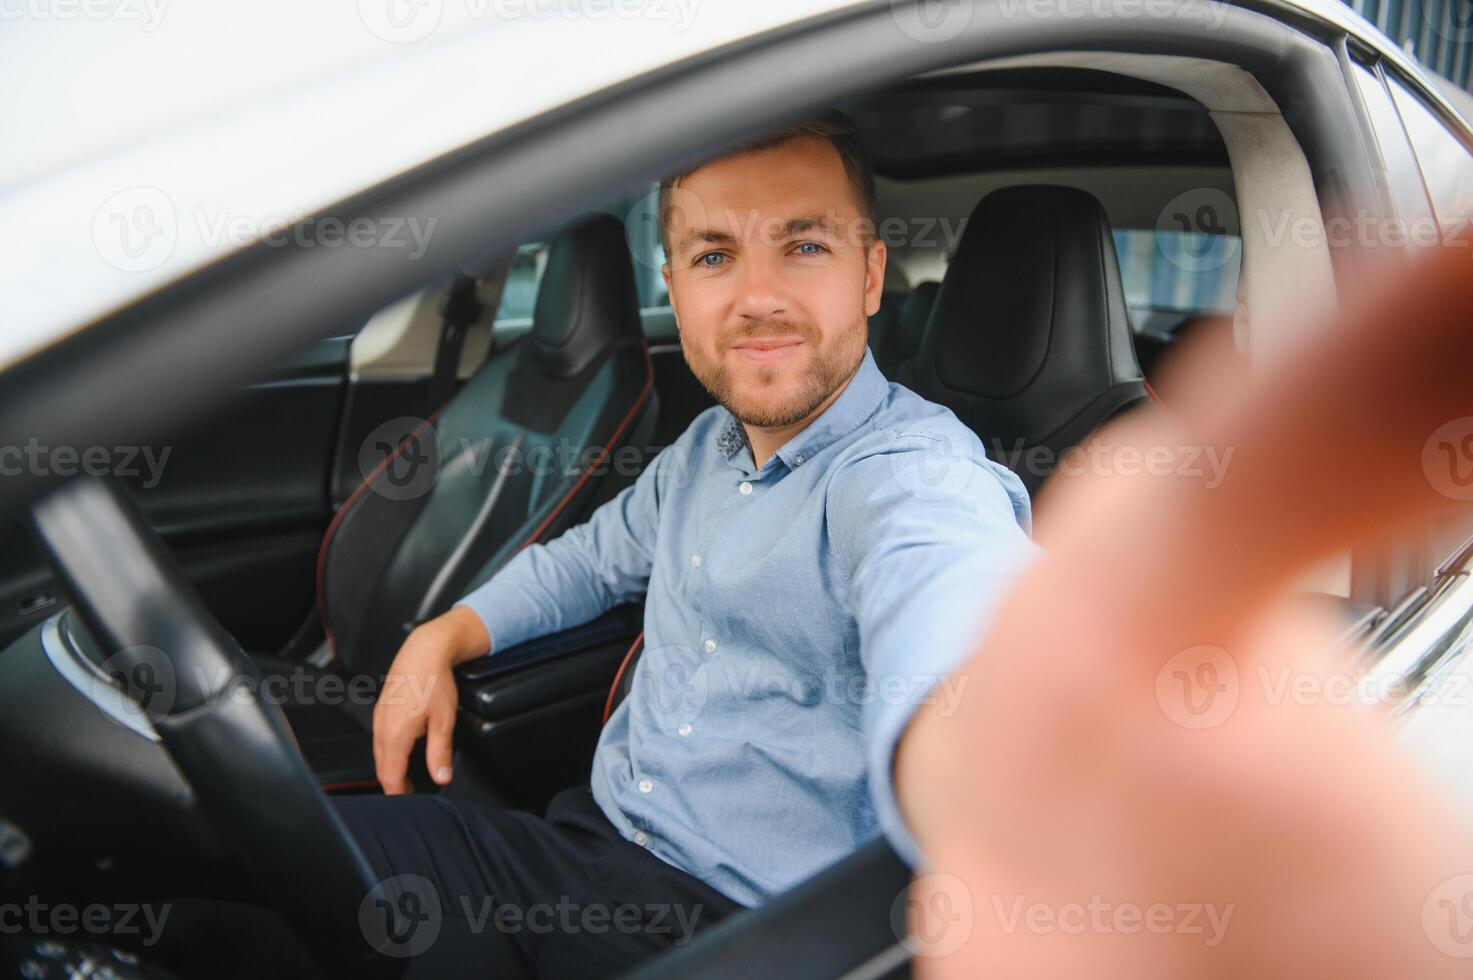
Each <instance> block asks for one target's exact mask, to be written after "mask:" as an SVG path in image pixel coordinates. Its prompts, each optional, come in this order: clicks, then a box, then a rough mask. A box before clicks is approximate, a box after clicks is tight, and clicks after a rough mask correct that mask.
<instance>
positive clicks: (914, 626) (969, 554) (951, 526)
mask: <svg viewBox="0 0 1473 980" xmlns="http://www.w3.org/2000/svg"><path fill="white" fill-rule="evenodd" d="M872 441H873V443H874V444H873V446H871V447H869V448H868V451H866V452H863V453H861V454H858V455H856V457H855V458H854V459H852V460H848V461H846V462H845V464H844V465H843V466H842V468H841V469H840V470H839V471H837V472H836V473H835V475H834V478H833V480H832V482H831V483H830V484H829V490H828V500H827V514H828V516H827V520H828V525H829V533H830V534H831V535H832V540H833V542H834V546H835V549H836V552H837V553H838V555H839V557H840V560H841V561H842V562H843V563H844V564H845V565H846V566H847V570H848V572H849V577H850V601H851V604H852V607H853V610H854V615H855V619H856V621H857V624H858V628H859V643H860V657H861V659H862V661H863V663H864V667H865V671H866V674H867V677H868V681H869V690H870V695H871V696H870V697H869V699H868V700H867V703H866V704H865V706H864V712H865V715H864V734H865V740H866V755H867V760H868V768H869V772H870V788H871V793H872V796H873V803H874V806H875V811H876V817H877V819H878V821H879V824H880V828H881V830H882V831H883V832H884V833H885V836H886V837H887V838H888V839H889V840H890V842H891V843H892V844H893V845H894V846H895V848H896V850H897V851H898V852H899V854H900V856H901V857H902V858H903V859H904V860H905V861H906V862H907V863H908V864H910V865H911V866H912V867H915V866H917V865H918V864H919V863H920V862H921V861H922V859H923V855H922V853H921V851H920V847H919V845H918V844H917V843H916V841H915V838H914V837H913V836H912V834H911V833H910V831H909V829H908V828H907V827H906V826H905V823H904V821H903V820H902V819H901V815H900V808H899V805H898V803H897V801H896V799H895V791H894V783H893V779H892V772H891V770H892V765H893V762H894V758H895V749H896V746H897V744H898V743H899V740H900V736H901V735H902V733H903V732H904V731H905V727H906V726H907V725H908V724H909V723H910V720H911V718H912V717H913V716H914V714H915V712H916V710H917V709H918V708H919V707H920V706H921V705H922V704H923V703H930V702H931V701H932V700H934V703H936V704H938V705H939V706H940V708H941V710H954V708H955V705H956V703H957V701H958V700H959V699H960V698H962V697H964V696H965V690H964V689H959V685H956V684H954V683H953V681H954V680H955V679H954V678H952V677H951V675H952V674H953V672H954V671H955V670H956V668H957V667H959V666H960V665H961V664H962V662H963V661H964V660H965V659H966V658H967V657H968V656H969V655H970V654H971V652H972V651H973V649H974V648H975V646H976V643H977V641H978V639H979V637H980V633H981V631H982V629H983V628H984V627H985V626H986V624H987V623H988V622H989V621H990V618H991V614H992V612H993V609H994V607H995V606H996V604H997V602H998V600H999V599H1000V598H1001V597H1002V596H1003V594H1005V592H1006V591H1007V589H1008V587H1009V585H1010V584H1011V583H1012V582H1013V581H1014V580H1015V578H1016V577H1017V575H1018V574H1019V572H1020V571H1021V569H1022V567H1023V565H1025V564H1026V563H1027V562H1028V561H1030V560H1031V559H1032V557H1033V556H1034V555H1035V554H1036V553H1037V547H1036V545H1034V544H1033V542H1032V541H1031V540H1030V539H1029V532H1030V530H1031V514H1030V509H1029V502H1028V494H1027V491H1026V490H1025V489H1024V488H1023V484H1022V481H1020V480H1019V479H1018V477H1017V476H1016V475H1015V474H1013V473H1012V472H1010V471H1008V470H1007V469H1005V468H1003V467H1001V466H999V465H998V464H996V463H994V462H992V461H990V460H988V459H987V458H986V454H985V452H984V451H983V449H982V445H981V443H980V441H978V440H977V439H976V437H975V435H973V434H972V433H971V432H970V430H965V429H964V428H962V427H961V426H960V423H956V424H955V425H954V426H952V425H947V426H942V425H939V424H929V425H926V426H924V427H922V428H918V429H915V430H906V431H903V432H902V431H897V430H886V431H882V432H879V433H876V434H875V437H874V439H873V440H872Z"/></svg>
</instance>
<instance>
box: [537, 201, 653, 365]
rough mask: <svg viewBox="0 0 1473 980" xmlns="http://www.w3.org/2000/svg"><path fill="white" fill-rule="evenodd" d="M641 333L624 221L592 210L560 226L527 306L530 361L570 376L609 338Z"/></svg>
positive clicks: (609, 341) (608, 342)
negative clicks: (534, 295)
mask: <svg viewBox="0 0 1473 980" xmlns="http://www.w3.org/2000/svg"><path fill="white" fill-rule="evenodd" d="M642 335H643V330H642V328H641V326H640V320H639V297H638V294H637V292H636V290H635V285H634V265H633V262H632V261H631V259H630V257H629V247H628V245H627V243H626V241H625V238H624V226H623V224H622V223H621V222H620V221H619V220H618V219H617V218H615V217H613V216H612V215H607V214H597V215H592V216H590V217H587V218H583V219H581V220H579V221H577V222H574V223H573V224H570V225H568V226H567V227H565V228H563V229H562V230H560V231H559V232H558V233H557V235H556V236H555V237H554V238H553V240H552V244H551V245H550V246H549V247H548V252H547V266H546V268H545V269H544V271H543V273H542V281H541V283H540V284H539V285H538V287H537V303H536V306H535V307H534V308H533V311H532V330H531V334H530V336H529V337H528V338H527V340H528V355H529V357H530V358H531V360H532V362H533V365H534V366H535V367H536V368H537V369H538V370H539V371H540V372H542V373H543V374H546V375H549V376H551V377H554V378H567V377H571V376H573V375H575V374H577V373H579V372H580V371H582V370H583V369H584V368H586V367H587V366H588V365H589V364H591V363H592V362H593V361H594V360H596V359H597V358H598V356H599V355H600V354H602V353H603V352H604V351H606V350H608V349H609V347H610V346H612V345H613V344H614V343H616V342H618V341H621V340H627V339H631V338H633V339H638V338H640V337H641V336H642Z"/></svg>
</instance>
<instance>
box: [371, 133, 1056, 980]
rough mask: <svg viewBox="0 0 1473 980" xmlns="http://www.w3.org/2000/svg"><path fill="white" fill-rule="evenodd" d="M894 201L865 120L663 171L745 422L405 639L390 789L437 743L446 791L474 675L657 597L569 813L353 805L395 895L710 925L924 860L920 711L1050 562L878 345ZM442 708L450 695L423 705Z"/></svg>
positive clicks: (585, 951) (555, 937)
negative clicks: (909, 816) (1025, 568)
mask: <svg viewBox="0 0 1473 980" xmlns="http://www.w3.org/2000/svg"><path fill="white" fill-rule="evenodd" d="M874 195H875V192H874V180H873V176H872V174H871V171H870V169H869V165H868V163H867V161H866V158H865V155H864V152H863V149H862V147H861V144H860V142H859V139H858V137H857V135H856V133H855V132H854V130H853V129H852V127H851V126H850V125H849V124H848V123H847V121H846V120H844V119H843V117H841V116H838V115H837V114H830V115H828V116H824V117H820V118H817V119H814V120H810V121H808V122H804V123H801V124H798V125H796V126H793V127H791V128H789V129H786V130H784V131H782V132H780V133H778V134H776V135H774V136H772V137H770V138H768V139H764V140H761V141H759V142H756V143H753V144H750V145H748V146H745V147H743V148H742V149H741V150H739V151H738V152H735V153H732V154H730V155H727V156H724V157H722V158H720V159H717V160H714V161H710V162H707V163H705V164H703V165H701V166H699V167H697V168H695V169H694V170H692V171H690V172H688V173H685V174H681V175H679V176H678V177H675V178H673V179H672V180H669V181H667V182H666V184H665V185H664V187H663V189H662V194H661V216H660V217H661V225H662V229H661V230H662V235H663V241H664V245H665V252H666V256H667V262H666V263H665V265H664V267H663V269H662V272H663V274H664V277H665V282H666V284H667V286H668V288H669V292H670V300H671V305H672V306H673V308H674V311H675V315H676V319H677V322H678V324H679V328H680V338H681V345H682V349H683V351H684V354H685V358H686V361H687V363H688V364H689V365H690V367H691V370H692V371H693V372H694V373H695V375H696V377H697V378H698V379H699V380H700V381H701V383H702V384H703V385H704V386H705V387H706V388H707V389H708V390H709V391H710V392H711V394H712V395H713V396H714V397H715V399H716V400H717V402H718V403H719V404H718V406H716V407H713V408H711V409H709V410H707V411H706V412H704V413H702V414H701V415H700V416H699V417H697V418H696V420H695V421H694V422H693V423H692V424H691V426H690V428H689V429H687V430H686V432H685V433H684V434H683V435H681V436H680V438H679V439H677V440H676V442H675V443H674V444H673V445H672V446H670V447H669V448H668V449H667V450H665V451H664V452H662V453H660V454H659V456H657V457H656V458H655V459H654V460H653V461H652V462H651V464H650V465H649V466H648V467H647V468H646V469H645V471H644V472H643V473H642V474H641V475H640V477H639V478H638V480H637V481H636V482H635V484H634V485H633V486H631V487H629V488H627V489H625V490H624V491H623V492H621V493H620V494H619V496H617V497H616V498H615V499H614V500H612V501H610V502H609V503H608V504H606V505H604V506H603V507H601V508H600V509H599V510H598V511H597V512H596V513H595V514H594V515H593V516H592V517H591V518H590V519H589V521H588V522H587V523H586V524H584V525H581V526H579V527H575V528H573V529H571V530H569V531H568V532H567V533H566V534H564V535H562V536H561V537H560V538H558V539H556V540H554V541H551V542H549V543H548V544H546V545H534V546H532V547H529V548H527V549H525V550H524V551H522V552H521V553H520V554H518V555H517V556H516V558H515V559H513V560H512V561H511V562H509V563H508V564H507V565H506V567H505V568H503V569H502V570H501V571H500V572H499V573H498V574H497V575H496V576H494V577H493V578H492V579H491V580H490V581H489V582H487V583H486V584H485V585H484V586H483V587H482V588H480V589H478V590H476V591H475V592H473V593H472V594H471V595H469V596H467V597H466V598H465V599H464V600H462V602H460V603H459V604H457V605H456V606H455V607H454V608H453V609H452V610H451V611H450V612H448V613H446V614H445V615H444V616H442V617H440V618H438V619H436V620H434V621H433V622H430V623H427V624H425V625H424V626H421V627H420V628H419V629H418V630H416V631H415V632H414V633H413V634H412V635H411V636H410V637H409V639H408V640H407V641H406V643H405V645H404V647H403V649H402V650H401V651H400V653H399V655H398V656H397V658H396V659H395V661H394V663H393V666H392V668H391V670H390V674H389V677H388V679H387V681H386V684H385V689H384V697H383V698H382V699H381V701H380V704H379V706H378V707H377V709H376V711H375V716H374V751H375V757H376V760H377V767H378V776H379V780H380V782H381V783H382V785H383V787H384V789H385V791H386V792H387V793H389V794H399V793H403V792H404V791H405V790H406V789H407V788H408V787H407V783H406V779H405V774H406V769H407V764H408V759H409V755H410V752H411V750H412V749H413V747H414V744H415V742H416V740H418V739H419V738H420V737H421V736H423V737H425V739H426V756H427V758H426V761H427V764H428V768H429V771H430V772H431V773H432V775H433V778H434V779H435V781H436V782H438V783H440V784H442V785H443V784H446V783H448V782H450V780H451V777H452V772H451V732H452V728H453V722H454V716H455V703H456V693H455V684H454V680H453V677H452V675H451V669H452V667H453V666H454V665H455V664H457V663H461V662H463V661H466V660H470V659H472V658H475V657H481V656H485V655H487V654H488V653H490V654H491V655H493V656H494V655H495V651H496V650H500V649H505V648H507V647H510V646H514V645H515V644H517V643H520V642H522V641H523V640H526V639H529V638H532V637H534V636H537V635H542V634H546V633H550V632H553V631H557V630H561V629H566V628H568V627H571V626H575V625H577V624H579V623H581V622H585V621H587V620H590V619H592V618H593V617H595V616H596V615H598V614H599V613H601V612H603V611H604V610H606V609H608V608H610V607H611V606H613V605H615V604H617V603H619V602H623V601H627V600H629V599H632V598H635V597H638V596H640V595H645V596H646V602H645V636H644V638H645V652H644V654H643V657H642V659H641V661H640V663H639V665H638V668H637V672H636V674H635V683H634V686H633V691H632V693H631V695H630V697H629V698H628V699H627V700H626V701H625V702H624V704H622V705H621V706H620V708H619V710H618V711H616V712H615V713H614V715H613V717H612V718H611V719H610V720H609V723H608V725H607V726H606V727H605V729H604V731H603V734H602V737H601V738H600V740H599V744H598V749H597V754H596V756H595V760H594V766H593V772H592V778H591V786H590V787H586V788H585V787H579V788H576V789H572V790H568V791H565V792H564V793H563V794H561V795H560V796H559V797H557V798H556V799H555V800H554V801H553V803H552V805H551V807H550V808H549V811H548V815H547V819H545V820H541V819H537V818H534V817H531V816H529V815H527V814H516V813H505V812H495V811H488V810H486V809H483V808H478V807H471V806H467V805H465V804H463V803H454V802H449V801H446V800H443V799H441V798H430V799H424V800H406V801H390V802H389V803H388V804H386V803H385V801H383V800H367V801H353V800H348V801H344V802H343V804H342V812H343V814H344V816H345V818H346V819H347V820H348V821H349V824H350V826H351V828H352V830H353V831H354V833H355V834H356V835H357V836H358V838H359V839H360V840H361V841H362V842H363V843H364V846H365V848H366V850H367V851H368V853H369V855H370V860H373V861H375V863H376V866H377V867H378V868H379V869H380V870H381V871H383V872H384V873H385V874H386V875H396V874H407V873H412V874H417V875H422V876H426V877H428V878H431V879H433V883H434V886H435V888H436V890H437V891H438V892H440V895H439V899H440V901H441V902H442V904H443V903H446V902H449V903H455V902H457V901H459V899H460V898H461V897H462V896H467V895H468V896H469V897H470V901H471V903H472V904H473V905H474V904H476V903H478V902H479V900H480V898H481V897H482V896H487V895H489V896H493V897H494V901H495V903H496V904H497V905H498V906H500V905H502V904H505V905H508V906H510V907H512V908H513V909H518V910H521V911H522V912H523V913H524V912H525V909H526V907H527V906H530V905H537V904H539V903H553V902H556V901H558V900H559V897H569V896H571V899H570V901H571V904H578V903H580V902H594V903H607V904H612V903H616V902H624V903H630V904H633V905H636V906H639V907H641V908H647V907H649V906H661V907H663V906H666V905H673V906H674V908H675V911H676V914H675V915H672V916H670V917H669V921H670V922H676V921H677V919H678V918H679V915H680V914H684V915H685V916H686V921H688V922H691V923H692V925H693V926H694V925H706V924H709V923H710V922H712V921H714V920H716V919H717V918H720V917H721V916H723V915H725V914H727V913H729V912H730V911H732V910H734V909H736V908H737V907H739V906H752V905H756V904H758V903H760V902H761V901H763V900H764V899H765V898H767V897H768V896H771V895H773V894H774V893H777V892H779V891H782V890H784V889H786V888H788V887H789V886H791V885H793V884H795V883H797V882H799V881H801V880H803V879H804V878H806V877H808V876H810V875H812V874H813V873H815V872H816V871H818V870H820V869H821V868H823V867H824V866H826V865H828V864H830V863H832V862H833V861H836V860H838V859H839V858H842V857H843V856H844V855H845V854H847V853H849V852H851V851H852V850H854V849H855V848H856V847H857V846H859V845H860V844H862V843H864V842H865V841H867V840H869V839H871V838H873V837H874V836H875V835H877V834H878V833H880V832H882V831H883V832H885V833H886V834H888V835H889V837H890V838H891V839H892V840H893V841H894V843H895V844H896V846H897V847H898V848H899V850H900V852H901V853H902V855H904V856H905V857H907V858H909V859H910V860H912V861H914V860H916V859H917V858H918V856H919V855H918V852H917V849H916V846H915V843H914V841H913V840H912V839H911V837H910V835H909V834H908V833H907V831H906V829H905V826H904V824H903V823H902V822H901V820H900V816H899V810H898V808H897V804H896V801H895V798H894V794H893V791H892V789H891V763H892V759H893V756H894V753H895V748H896V744H897V742H898V740H899V738H900V735H901V733H902V732H903V730H904V729H905V727H906V725H907V723H908V721H909V719H910V718H911V717H912V715H913V714H914V712H915V711H916V710H917V708H918V707H920V706H921V705H922V704H926V705H928V706H929V707H930V708H931V710H934V711H939V712H942V713H946V712H948V711H949V710H954V708H955V703H956V700H957V699H958V698H959V697H960V696H961V695H962V694H963V693H964V692H962V691H960V690H958V689H956V688H954V687H952V686H950V685H949V683H948V681H947V674H948V673H949V672H950V671H951V670H952V668H954V667H955V666H956V665H957V664H959V663H960V662H961V661H962V660H963V659H964V657H965V655H966V653H967V652H968V649H969V647H970V645H971V643H972V641H973V640H974V638H975V636H976V635H977V631H978V629H979V628H980V626H981V625H982V624H983V622H984V621H985V619H986V614H987V610H988V606H989V604H990V603H991V602H992V601H993V600H994V599H995V598H996V597H998V596H999V595H1000V593H1001V591H1002V589H1003V587H1004V585H1005V583H1006V582H1007V581H1009V580H1010V578H1011V576H1012V574H1013V573H1014V571H1015V570H1016V568H1017V566H1018V565H1019V564H1020V563H1021V562H1023V561H1025V560H1026V559H1027V558H1029V557H1030V556H1031V554H1032V550H1033V549H1032V545H1031V542H1030V541H1029V540H1028V536H1027V533H1028V529H1029V521H1030V516H1029V503H1028V498H1027V494H1026V492H1025V491H1024V489H1023V486H1022V484H1021V482H1020V481H1019V480H1018V479H1017V478H1016V477H1015V476H1014V475H1013V474H1011V473H1010V472H1008V471H1007V470H1006V469H1004V468H1002V467H1000V466H998V465H996V464H994V463H992V462H990V461H989V460H988V459H987V458H986V456H985V453H984V451H983V448H982V445H981V443H980V441H979V440H978V439H977V437H976V436H975V435H974V434H973V433H972V432H971V431H970V430H968V429H967V428H966V427H965V426H963V425H962V424H961V423H960V422H959V421H958V420H957V419H956V417H955V416H954V415H953V414H952V413H951V412H950V411H949V410H947V409H945V408H943V407H941V406H938V405H935V404H932V403H929V402H927V401H925V400H923V399H921V398H920V397H919V396H917V395H915V394H914V393H913V392H910V391H909V390H907V389H905V388H902V387H899V386H893V385H891V384H889V383H888V382H887V381H886V380H885V378H884V377H883V376H882V375H881V374H880V372H879V370H878V369H877V367H876V366H875V363H874V360H873V358H872V356H871V355H870V353H869V351H868V348H867V346H866V317H867V316H868V315H871V314H873V313H874V312H875V311H876V310H877V309H878V307H879V302H880V294H881V287H882V284H883V280H884V272H885V260H886V250H885V245H884V243H883V242H881V241H878V240H876V239H875V237H874ZM414 690H420V691H428V696H427V697H423V698H414V697H407V696H402V695H404V694H405V693H406V692H410V691H414ZM391 695H393V696H391ZM394 804H399V805H394ZM695 920H699V921H698V922H696V921H695ZM457 925H459V924H457ZM471 933H475V930H471V929H465V930H461V933H460V934H458V938H457V939H456V941H455V942H456V943H458V944H459V945H458V946H457V947H456V948H458V949H460V950H463V955H464V956H465V957H470V958H472V959H473V960H474V962H465V961H462V962H461V963H460V966H461V968H474V969H477V970H482V969H489V970H490V971H491V972H492V973H494V974H495V975H497V976H505V975H511V974H514V973H517V972H518V971H520V972H527V973H531V972H545V973H555V974H556V975H560V976H561V975H568V974H570V973H580V972H585V971H586V972H589V973H594V974H606V973H609V972H613V971H615V970H617V969H619V968H621V967H624V966H627V965H629V964H630V963H633V962H636V961H637V960H639V959H640V958H643V957H646V956H649V955H652V954H653V953H655V952H657V951H659V949H660V948H662V946H664V945H669V944H670V943H671V942H675V941H680V940H683V939H687V938H689V937H688V935H680V934H679V932H678V930H676V931H675V932H674V933H671V932H668V931H667V932H666V933H664V934H660V933H656V932H654V931H652V930H631V931H629V932H626V933H616V932H615V931H614V930H612V929H610V930H605V931H602V932H599V933H598V934H593V932H592V930H583V929H576V928H575V929H566V928H565V929H561V930H555V931H551V932H546V933H543V934H531V933H530V932H529V931H528V930H520V931H516V932H502V931H499V930H498V929H496V928H494V927H492V926H487V927H486V928H485V929H484V930H482V931H480V932H479V933H476V934H474V935H472V934H471ZM498 971H500V972H498Z"/></svg>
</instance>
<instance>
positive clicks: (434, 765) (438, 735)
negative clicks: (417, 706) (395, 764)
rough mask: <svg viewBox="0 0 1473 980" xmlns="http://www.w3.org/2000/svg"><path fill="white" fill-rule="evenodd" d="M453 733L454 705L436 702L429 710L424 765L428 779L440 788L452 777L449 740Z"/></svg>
mask: <svg viewBox="0 0 1473 980" xmlns="http://www.w3.org/2000/svg"><path fill="white" fill-rule="evenodd" d="M454 732H455V705H454V704H453V703H452V704H449V705H445V704H442V703H440V702H436V706H435V707H433V708H431V709H430V723H429V729H428V732H427V734H426V741H425V765H426V766H427V767H428V768H429V770H430V778H431V779H433V780H434V781H435V782H436V783H438V784H439V785H441V786H444V785H445V784H446V783H448V782H450V779H451V777H452V776H453V775H454V774H453V773H452V772H451V768H450V758H451V740H452V737H453V735H454Z"/></svg>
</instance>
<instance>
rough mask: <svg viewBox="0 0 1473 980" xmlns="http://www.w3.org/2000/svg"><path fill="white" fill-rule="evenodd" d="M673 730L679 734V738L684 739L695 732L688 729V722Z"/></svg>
mask: <svg viewBox="0 0 1473 980" xmlns="http://www.w3.org/2000/svg"><path fill="white" fill-rule="evenodd" d="M675 730H676V731H677V732H679V733H680V737H681V738H686V737H687V736H689V735H690V733H691V732H693V731H695V729H693V728H691V727H690V722H686V723H685V724H684V725H681V726H680V727H679V728H677V729H675Z"/></svg>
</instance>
